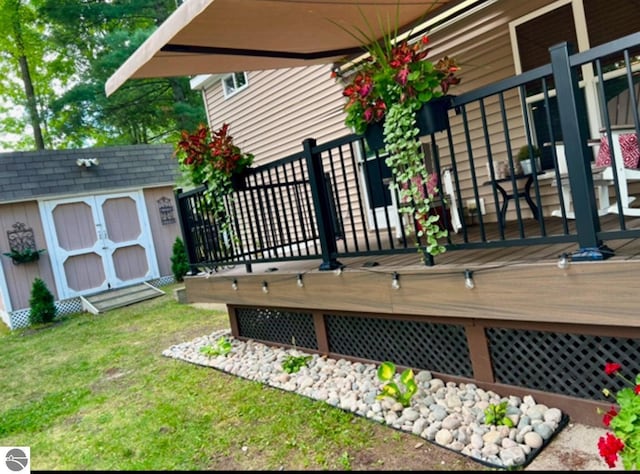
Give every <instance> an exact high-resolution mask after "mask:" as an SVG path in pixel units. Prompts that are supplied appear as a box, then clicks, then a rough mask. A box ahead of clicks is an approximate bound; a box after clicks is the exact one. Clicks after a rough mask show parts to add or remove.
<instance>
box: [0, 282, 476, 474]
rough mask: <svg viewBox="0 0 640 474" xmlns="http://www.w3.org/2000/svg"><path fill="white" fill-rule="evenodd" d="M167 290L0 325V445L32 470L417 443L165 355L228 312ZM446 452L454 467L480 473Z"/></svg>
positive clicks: (310, 463)
mask: <svg viewBox="0 0 640 474" xmlns="http://www.w3.org/2000/svg"><path fill="white" fill-rule="evenodd" d="M172 288H173V286H169V287H165V288H163V289H164V290H165V291H166V293H167V294H166V295H164V296H161V297H159V298H155V299H152V300H149V301H146V302H142V303H138V304H136V305H133V306H129V307H126V308H121V309H118V310H112V311H110V312H108V313H105V314H102V315H97V316H96V315H92V314H89V313H80V314H76V315H72V316H69V317H65V318H63V319H62V320H60V321H58V322H55V323H53V324H50V325H46V326H40V327H36V328H28V329H22V330H16V331H13V332H7V331H3V332H2V333H0V372H1V373H2V377H1V378H0V393H1V394H2V397H0V446H29V447H30V448H31V466H32V470H84V471H86V470H222V469H224V470H277V469H280V468H284V469H287V470H351V469H357V468H358V467H359V466H362V465H366V466H370V467H371V466H373V467H372V469H379V468H380V466H381V464H384V463H385V461H384V459H383V456H382V457H381V455H380V454H379V449H380V446H383V447H385V448H389V449H399V448H398V447H397V446H396V445H398V446H399V445H401V444H402V443H403V442H404V443H405V444H406V443H407V442H408V443H412V444H413V445H415V444H416V439H417V438H415V437H409V438H404V437H405V436H409V435H405V434H402V436H399V433H398V432H396V431H395V430H392V429H390V428H386V427H383V426H381V425H378V424H376V423H372V422H371V421H369V420H366V419H364V418H361V417H357V416H355V415H353V414H350V413H346V412H344V411H342V410H339V409H336V408H333V407H330V406H329V405H327V404H324V403H321V402H317V401H313V400H311V399H308V398H306V397H302V396H300V395H296V394H293V393H288V392H283V391H281V390H277V389H273V388H270V387H267V386H264V385H262V384H260V383H258V382H253V381H248V380H244V379H241V378H238V377H235V376H231V375H228V374H226V373H223V372H220V371H216V370H214V369H211V368H206V367H200V366H196V365H192V364H188V363H185V362H182V361H178V360H175V359H171V358H167V357H164V356H162V351H163V350H164V349H167V348H169V347H170V346H171V345H173V344H177V343H180V342H184V341H188V340H191V339H193V338H195V337H198V336H203V335H206V334H210V333H211V332H213V331H215V330H218V329H223V328H227V327H228V319H227V314H226V313H224V312H219V311H212V310H204V309H197V308H195V307H193V306H190V305H181V304H179V303H177V302H176V301H174V300H173V298H172V297H171V294H172ZM403 440H404V441H403ZM407 440H408V441H407ZM394 446H396V448H394ZM423 449H424V448H423ZM432 449H433V448H432ZM416 453H417V451H416ZM394 455H395V454H394ZM444 455H445V456H449V458H446V459H448V461H447V463H448V464H447V465H448V466H449V469H450V470H451V469H468V468H469V466H471V467H473V466H475V470H482V469H481V468H480V467H479V465H477V464H475V463H473V462H471V461H469V462H468V463H466V462H465V461H464V459H465V458H463V457H461V456H458V457H452V456H454V455H453V454H451V453H448V452H446V453H444ZM369 458H370V459H369ZM442 459H445V458H442ZM461 459H463V461H461ZM386 462H387V464H386V465H387V466H388V465H389V461H386ZM416 462H417V461H416ZM439 462H444V461H439ZM401 465H402V464H400V466H401ZM420 465H421V466H423V468H426V467H425V466H428V464H425V460H422V461H421V464H420ZM439 469H443V466H441V465H440V467H439Z"/></svg>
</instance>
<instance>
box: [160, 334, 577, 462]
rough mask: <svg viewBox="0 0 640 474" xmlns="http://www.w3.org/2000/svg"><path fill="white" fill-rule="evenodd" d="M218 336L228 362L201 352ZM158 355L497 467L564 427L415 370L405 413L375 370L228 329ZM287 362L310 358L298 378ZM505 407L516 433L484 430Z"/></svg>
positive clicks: (528, 400) (536, 408) (528, 407)
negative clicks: (489, 417)
mask: <svg viewBox="0 0 640 474" xmlns="http://www.w3.org/2000/svg"><path fill="white" fill-rule="evenodd" d="M222 336H224V337H226V338H227V339H228V340H229V341H230V342H231V352H230V353H228V354H227V355H226V356H222V355H218V356H209V355H205V354H203V353H201V352H200V348H202V347H205V346H215V345H216V342H217V341H218V340H219V338H220V337H222ZM162 354H163V355H164V356H166V357H171V358H175V359H179V360H183V361H186V362H190V363H193V364H198V365H202V366H207V367H213V368H215V369H218V370H221V371H224V372H227V373H229V374H232V375H236V376H239V377H243V378H245V379H249V380H255V381H258V382H261V383H264V384H267V385H269V386H272V387H276V388H280V389H282V390H286V391H289V392H296V393H299V394H300V395H304V396H306V397H310V398H312V399H315V400H321V401H323V402H326V403H328V404H330V405H332V406H335V407H338V408H341V409H343V410H346V411H350V412H353V413H355V414H357V415H360V416H363V417H366V418H370V419H372V420H375V421H377V422H380V423H385V424H386V425H389V426H391V427H393V428H395V429H398V430H402V431H406V432H409V433H413V434H414V435H417V436H419V437H421V438H423V439H425V440H427V441H430V442H432V443H435V444H437V445H439V446H442V447H445V448H447V449H450V450H452V451H455V452H458V453H460V454H463V455H466V456H469V457H470V458H472V459H474V460H476V461H479V462H481V463H483V464H486V465H488V466H491V467H497V468H513V467H522V466H526V465H527V464H528V463H529V462H531V460H532V459H533V458H534V457H535V456H536V455H537V454H538V453H539V452H540V451H541V450H542V448H544V446H545V445H546V444H548V442H549V441H550V440H551V438H552V437H553V436H554V435H555V434H556V433H557V432H558V431H559V430H561V429H562V428H563V427H564V426H565V425H566V423H567V421H568V417H566V415H563V413H562V412H561V410H559V409H558V408H552V407H548V406H545V405H542V404H539V403H536V401H535V400H534V399H533V397H531V396H525V397H523V398H520V397H516V396H504V395H499V394H497V393H495V392H492V391H490V390H483V389H481V388H479V387H477V386H476V385H474V384H470V383H469V384H456V383H453V382H444V381H442V380H440V379H438V378H434V377H433V376H432V374H431V372H429V371H428V370H421V371H415V380H416V382H417V384H418V392H417V393H416V394H415V395H414V396H413V397H412V398H411V405H410V406H409V407H407V408H405V407H403V406H402V404H400V403H398V402H397V401H396V400H395V399H393V398H389V397H386V398H384V399H378V398H377V396H378V395H379V394H380V388H381V387H382V385H383V383H382V382H381V381H380V380H379V379H378V376H377V370H378V366H376V365H375V364H363V363H359V362H351V361H348V360H345V359H331V358H328V357H324V356H319V355H317V354H313V355H312V354H306V353H304V352H303V351H301V350H299V349H286V348H278V347H271V346H267V345H265V344H262V343H258V342H255V341H247V342H244V341H239V340H237V339H235V338H233V337H232V336H231V335H230V333H229V331H228V330H222V331H216V332H214V333H212V334H210V335H208V336H203V337H198V338H196V339H194V340H192V341H189V342H184V343H181V344H177V345H174V346H172V347H170V348H169V349H167V350H165V351H163V353H162ZM289 355H296V356H299V355H311V356H312V357H311V359H310V361H309V362H308V364H307V366H306V367H302V368H301V369H300V371H299V372H297V373H292V374H288V373H286V372H285V371H284V370H283V369H282V363H283V361H284V360H285V358H286V357H287V356H289ZM503 400H508V406H507V417H508V418H509V419H511V421H512V422H513V425H514V427H513V428H509V427H508V426H504V425H500V426H494V425H486V424H484V410H485V409H486V408H487V407H488V406H490V404H495V405H497V404H499V403H500V402H502V401H503Z"/></svg>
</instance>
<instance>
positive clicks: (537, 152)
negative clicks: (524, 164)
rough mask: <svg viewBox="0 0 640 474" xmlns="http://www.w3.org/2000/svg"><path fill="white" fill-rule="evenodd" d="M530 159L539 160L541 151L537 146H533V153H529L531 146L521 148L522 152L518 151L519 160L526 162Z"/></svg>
mask: <svg viewBox="0 0 640 474" xmlns="http://www.w3.org/2000/svg"><path fill="white" fill-rule="evenodd" d="M530 157H532V158H539V157H540V149H539V148H538V147H537V146H535V145H531V153H529V145H524V146H522V147H520V150H518V160H519V161H524V160H528V159H529V158H530Z"/></svg>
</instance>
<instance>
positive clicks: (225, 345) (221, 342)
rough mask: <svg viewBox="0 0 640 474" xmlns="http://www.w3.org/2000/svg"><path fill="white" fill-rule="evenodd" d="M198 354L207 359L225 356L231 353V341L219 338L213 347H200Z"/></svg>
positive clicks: (222, 337)
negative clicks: (207, 357) (205, 356)
mask: <svg viewBox="0 0 640 474" xmlns="http://www.w3.org/2000/svg"><path fill="white" fill-rule="evenodd" d="M200 352H201V353H202V354H204V355H207V356H209V357H216V356H219V355H222V356H226V355H227V354H228V353H229V352H231V341H229V340H228V339H227V338H226V337H224V336H220V337H219V338H218V339H217V340H216V342H215V344H214V345H208V346H202V347H201V348H200Z"/></svg>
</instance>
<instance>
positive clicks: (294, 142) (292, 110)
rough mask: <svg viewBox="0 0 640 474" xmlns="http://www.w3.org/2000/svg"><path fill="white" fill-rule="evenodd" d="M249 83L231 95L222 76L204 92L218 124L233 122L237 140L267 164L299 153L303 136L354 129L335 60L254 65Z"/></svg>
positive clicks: (324, 138)
mask: <svg viewBox="0 0 640 474" xmlns="http://www.w3.org/2000/svg"><path fill="white" fill-rule="evenodd" d="M247 75H248V79H249V86H248V87H247V88H246V89H244V90H242V91H240V92H239V93H237V94H236V95H234V96H232V97H230V98H228V99H225V98H224V94H223V92H222V87H221V83H220V81H216V82H215V83H214V84H213V85H212V86H211V87H210V88H208V89H206V90H205V92H204V97H205V104H206V108H207V111H208V118H209V123H210V125H211V127H212V128H213V129H217V128H219V127H220V126H222V124H223V123H225V122H226V123H229V125H230V127H229V130H230V133H231V135H232V136H233V137H234V140H235V142H236V144H237V145H239V146H240V147H241V148H242V149H243V150H244V151H247V152H250V153H253V154H254V155H255V164H256V165H259V164H264V163H269V162H271V161H274V160H276V159H278V158H282V157H283V156H287V155H290V154H293V153H297V152H299V151H300V150H301V148H302V142H303V140H305V139H307V138H315V139H316V140H318V141H319V142H323V141H327V140H330V139H332V138H337V137H339V136H342V135H346V134H347V133H349V129H347V127H346V126H345V125H344V116H343V112H342V108H343V105H344V101H343V100H342V87H341V86H340V85H339V84H338V83H337V82H336V81H335V80H334V79H331V65H320V66H309V67H305V68H290V69H284V70H268V71H252V72H249V73H247Z"/></svg>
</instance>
